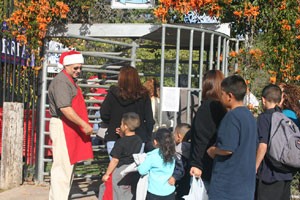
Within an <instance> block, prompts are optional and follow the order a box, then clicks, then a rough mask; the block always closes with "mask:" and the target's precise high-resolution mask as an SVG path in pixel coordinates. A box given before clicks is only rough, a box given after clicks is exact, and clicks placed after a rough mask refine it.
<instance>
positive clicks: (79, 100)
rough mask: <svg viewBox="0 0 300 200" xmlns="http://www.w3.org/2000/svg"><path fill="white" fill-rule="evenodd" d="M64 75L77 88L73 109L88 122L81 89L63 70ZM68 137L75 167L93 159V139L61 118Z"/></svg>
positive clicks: (71, 159)
mask: <svg viewBox="0 0 300 200" xmlns="http://www.w3.org/2000/svg"><path fill="white" fill-rule="evenodd" d="M63 73H64V74H65V75H66V76H67V77H68V78H69V80H70V81H71V83H73V84H74V85H75V86H76V88H77V95H76V96H75V97H74V98H73V99H72V108H73V109H74V111H75V112H76V113H77V115H78V116H79V117H80V118H81V119H83V120H84V121H86V122H88V121H89V119H88V114H87V109H86V105H85V102H84V98H83V95H82V92H81V89H80V88H79V87H78V86H77V85H76V84H75V82H74V80H73V78H72V77H71V76H70V75H69V74H67V73H66V72H65V70H63ZM61 119H62V122H63V127H64V132H65V137H66V143H67V148H68V153H69V158H70V163H71V164H72V165H73V164H75V163H76V162H79V161H83V160H88V159H92V158H93V150H92V143H91V137H90V136H89V135H86V134H85V133H84V132H83V131H82V130H81V127H79V126H78V125H76V124H75V123H73V122H71V121H70V120H68V119H67V118H66V117H65V116H62V117H61Z"/></svg>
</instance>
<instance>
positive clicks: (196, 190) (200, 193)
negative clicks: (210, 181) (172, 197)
mask: <svg viewBox="0 0 300 200" xmlns="http://www.w3.org/2000/svg"><path fill="white" fill-rule="evenodd" d="M182 198H184V199H185V200H208V196H207V192H206V189H205V187H204V184H203V181H202V179H201V178H196V177H195V176H193V179H192V185H191V189H190V192H189V194H188V195H185V196H183V197H182Z"/></svg>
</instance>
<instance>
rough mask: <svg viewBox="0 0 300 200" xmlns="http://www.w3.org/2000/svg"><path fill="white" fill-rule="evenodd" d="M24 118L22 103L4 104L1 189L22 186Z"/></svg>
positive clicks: (0, 171)
mask: <svg viewBox="0 0 300 200" xmlns="http://www.w3.org/2000/svg"><path fill="white" fill-rule="evenodd" d="M23 116H24V108H23V104H22V103H10V102H4V104H3V120H2V122H3V123H2V156H1V157H2V158H1V170H0V189H10V188H14V187H17V186H19V185H20V184H22V168H23V161H22V160H23V159H22V156H23Z"/></svg>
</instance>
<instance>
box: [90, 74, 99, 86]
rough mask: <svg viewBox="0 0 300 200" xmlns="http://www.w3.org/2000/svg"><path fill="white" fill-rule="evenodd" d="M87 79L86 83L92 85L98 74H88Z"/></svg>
mask: <svg viewBox="0 0 300 200" xmlns="http://www.w3.org/2000/svg"><path fill="white" fill-rule="evenodd" d="M88 80H89V81H88V82H87V84H89V85H92V84H95V83H96V82H95V81H96V80H98V76H90V78H89V79H88Z"/></svg>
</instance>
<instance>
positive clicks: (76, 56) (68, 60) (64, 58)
mask: <svg viewBox="0 0 300 200" xmlns="http://www.w3.org/2000/svg"><path fill="white" fill-rule="evenodd" d="M59 63H60V64H62V65H63V66H66V65H72V64H83V63H84V59H83V56H82V54H81V53H80V52H78V51H66V52H63V53H62V54H61V56H60V58H59Z"/></svg>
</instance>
